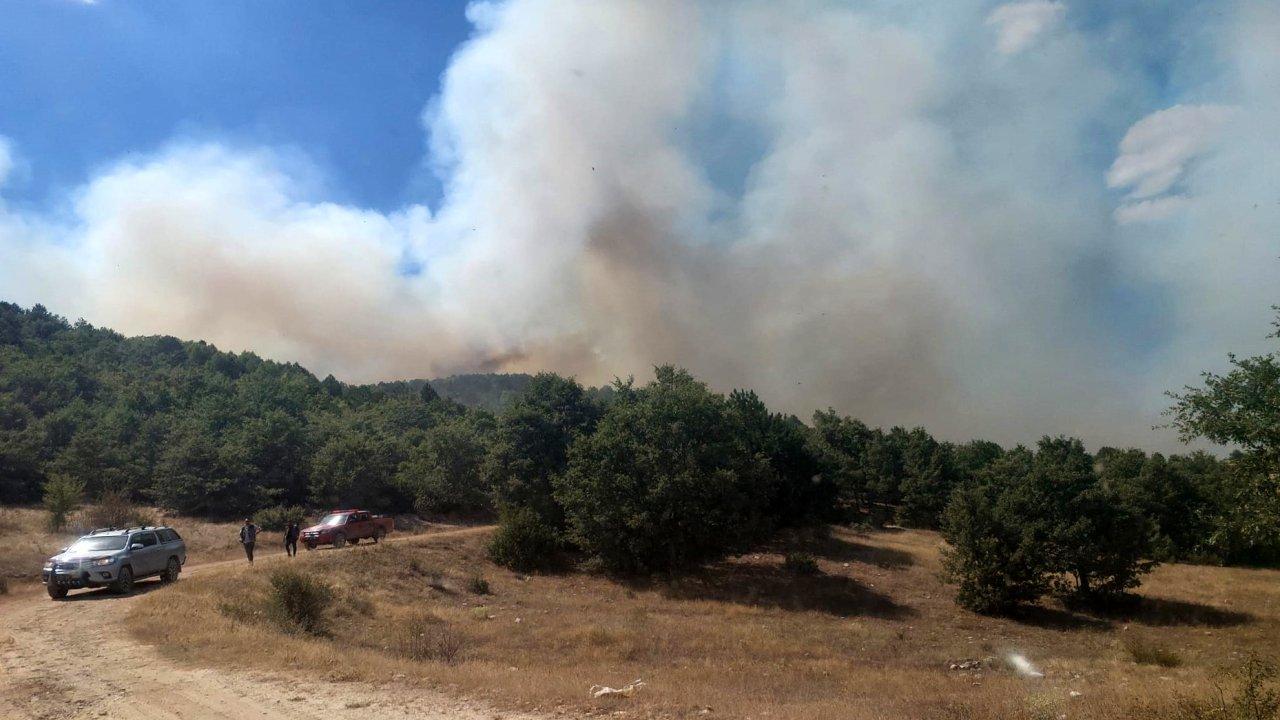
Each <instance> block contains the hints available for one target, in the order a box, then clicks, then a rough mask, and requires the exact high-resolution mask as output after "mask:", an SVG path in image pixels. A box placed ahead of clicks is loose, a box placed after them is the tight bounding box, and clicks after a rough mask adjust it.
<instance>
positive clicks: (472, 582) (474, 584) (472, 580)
mask: <svg viewBox="0 0 1280 720" xmlns="http://www.w3.org/2000/svg"><path fill="white" fill-rule="evenodd" d="M467 592H470V593H472V594H473V595H488V594H489V581H488V580H485V579H484V576H483V575H472V576H471V577H469V578H467Z"/></svg>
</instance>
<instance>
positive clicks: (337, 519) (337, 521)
mask: <svg viewBox="0 0 1280 720" xmlns="http://www.w3.org/2000/svg"><path fill="white" fill-rule="evenodd" d="M346 519H347V516H346V515H345V514H338V513H334V514H333V515H325V516H324V519H323V520H321V521H320V524H321V525H341V524H342V523H343V521H345V520H346Z"/></svg>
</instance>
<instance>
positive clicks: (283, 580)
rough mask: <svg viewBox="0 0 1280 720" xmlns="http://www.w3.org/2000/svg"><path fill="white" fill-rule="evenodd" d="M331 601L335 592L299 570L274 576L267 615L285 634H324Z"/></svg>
mask: <svg viewBox="0 0 1280 720" xmlns="http://www.w3.org/2000/svg"><path fill="white" fill-rule="evenodd" d="M332 602H333V590H332V589H331V588H330V587H329V586H328V585H327V584H325V583H324V582H323V581H321V580H317V579H316V578H313V577H310V576H308V575H304V574H302V573H300V572H298V571H296V570H276V571H275V572H273V573H271V600H270V605H269V607H268V612H267V616H268V617H269V618H270V619H271V620H272V621H273V622H275V623H276V625H278V626H279V627H280V628H281V629H283V630H285V631H286V632H297V631H301V632H305V633H310V634H312V635H319V634H322V633H323V632H324V626H325V611H326V610H328V608H329V605H330V603H332Z"/></svg>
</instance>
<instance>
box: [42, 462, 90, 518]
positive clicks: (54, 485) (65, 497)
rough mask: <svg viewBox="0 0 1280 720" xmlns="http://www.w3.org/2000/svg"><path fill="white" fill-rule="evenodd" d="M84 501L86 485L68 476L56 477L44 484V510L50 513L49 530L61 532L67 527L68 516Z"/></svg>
mask: <svg viewBox="0 0 1280 720" xmlns="http://www.w3.org/2000/svg"><path fill="white" fill-rule="evenodd" d="M83 499H84V483H82V482H79V481H78V480H74V479H72V478H70V477H68V476H66V475H54V476H52V477H50V478H49V480H48V481H47V482H45V484H44V509H45V510H48V511H49V529H50V530H52V531H53V532H60V531H61V530H62V529H63V528H65V527H66V526H67V516H69V515H70V514H71V513H73V512H75V509H76V508H78V507H80V502H81V501H82V500H83Z"/></svg>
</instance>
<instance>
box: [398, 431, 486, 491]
mask: <svg viewBox="0 0 1280 720" xmlns="http://www.w3.org/2000/svg"><path fill="white" fill-rule="evenodd" d="M485 452H486V448H485V442H484V438H483V437H482V435H481V432H480V430H479V429H478V428H477V427H476V426H475V424H474V423H472V422H469V421H468V420H466V419H460V420H454V421H450V422H446V423H442V424H440V425H437V426H435V427H433V428H431V429H430V430H428V431H427V433H426V435H424V436H423V438H422V442H421V443H419V444H418V446H417V447H415V448H414V449H413V450H412V451H411V452H410V453H409V457H408V459H406V460H405V461H404V462H403V463H401V464H400V467H399V469H398V470H397V471H396V483H397V484H398V485H399V486H400V487H401V488H402V489H403V490H404V491H406V492H407V493H409V494H410V495H411V496H413V497H414V498H415V500H414V506H415V507H416V508H417V509H418V510H420V511H423V512H445V513H452V512H458V513H475V512H483V511H486V510H489V509H491V504H490V499H489V488H488V486H487V485H486V483H485V475H484V461H485Z"/></svg>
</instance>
